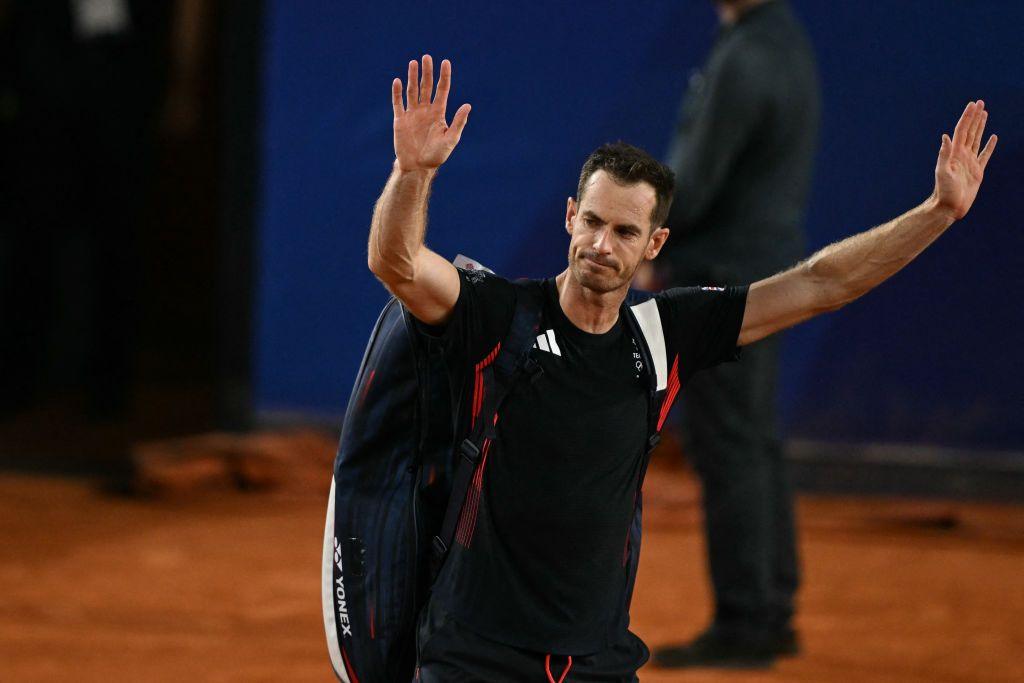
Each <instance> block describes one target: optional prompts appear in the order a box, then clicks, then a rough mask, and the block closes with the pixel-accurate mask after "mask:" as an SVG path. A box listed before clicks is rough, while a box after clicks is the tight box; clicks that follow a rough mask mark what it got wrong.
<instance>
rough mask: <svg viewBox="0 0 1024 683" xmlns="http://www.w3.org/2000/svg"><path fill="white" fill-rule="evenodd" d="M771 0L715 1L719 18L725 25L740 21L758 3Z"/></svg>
mask: <svg viewBox="0 0 1024 683" xmlns="http://www.w3.org/2000/svg"><path fill="white" fill-rule="evenodd" d="M768 1H769V0H734V1H733V2H724V1H719V2H716V3H715V9H716V10H717V11H718V20H719V21H720V22H721V23H722V25H724V26H732V25H733V24H735V23H736V22H737V21H739V20H740V19H741V18H742V17H743V15H744V14H746V13H747V12H749V11H750V10H752V9H754V8H755V7H757V6H758V5H763V4H764V3H766V2H768Z"/></svg>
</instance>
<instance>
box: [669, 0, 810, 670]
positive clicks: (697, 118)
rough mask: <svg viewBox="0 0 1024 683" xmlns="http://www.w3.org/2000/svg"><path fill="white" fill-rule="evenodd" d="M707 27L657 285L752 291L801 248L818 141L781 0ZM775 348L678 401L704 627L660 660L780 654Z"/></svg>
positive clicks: (738, 661)
mask: <svg viewBox="0 0 1024 683" xmlns="http://www.w3.org/2000/svg"><path fill="white" fill-rule="evenodd" d="M715 7H716V9H717V11H718V16H719V20H720V23H721V30H720V33H719V36H718V39H717V41H716V42H715V46H714V48H713V50H712V52H711V55H710V56H709V58H708V61H707V65H706V67H705V68H704V69H703V71H702V73H700V74H699V75H695V76H694V77H693V78H692V79H691V81H690V87H689V90H688V91H687V93H686V96H685V99H684V102H683V107H682V109H681V116H680V120H679V125H678V129H677V131H676V135H675V138H674V140H673V143H672V147H671V151H670V153H669V166H670V167H671V168H672V170H673V171H675V174H676V196H675V198H674V200H673V202H672V211H671V213H670V214H669V217H668V225H669V226H670V227H671V229H672V240H671V241H670V242H669V243H668V244H667V245H666V247H665V249H664V250H663V251H662V254H661V256H660V258H659V259H658V261H657V265H658V270H659V272H660V275H661V277H660V278H659V279H660V280H662V281H665V282H669V283H671V284H672V285H673V286H680V285H685V284H715V285H727V284H740V283H745V282H756V281H757V280H760V279H761V278H764V277H767V276H769V275H771V274H773V273H777V272H779V271H780V270H782V269H783V268H785V267H787V266H788V265H790V264H792V263H794V262H795V261H796V260H797V259H798V258H799V257H800V256H801V255H802V253H803V235H802V230H801V225H800V224H801V221H802V218H803V214H804V210H805V208H806V201H807V194H808V189H809V187H810V181H811V172H812V166H813V157H814V149H815V145H816V140H817V133H818V119H819V109H820V104H819V99H820V98H819V94H818V81H817V74H816V69H815V60H814V54H813V51H812V48H811V45H810V41H809V40H808V39H807V36H806V35H805V34H804V31H803V29H802V27H801V26H800V24H799V23H798V22H797V19H796V17H794V16H793V13H792V11H791V10H790V8H789V4H788V3H787V2H786V1H785V0H716V2H715ZM778 358H779V338H778V336H775V337H770V338H768V339H765V340H763V341H761V342H758V343H757V344H754V345H753V346H750V347H748V348H745V349H744V352H743V362H742V363H731V364H727V365H721V366H718V367H716V368H714V369H713V370H711V371H709V372H707V373H703V374H702V375H701V376H699V377H697V378H696V379H695V381H694V382H692V383H691V384H690V385H689V386H688V387H687V391H686V394H685V395H684V396H683V398H682V400H681V403H682V411H681V417H682V425H681V426H682V432H683V437H684V444H685V451H686V453H687V455H688V456H689V457H690V458H691V461H692V462H693V464H694V467H695V470H696V472H697V474H698V475H699V477H700V480H701V484H702V486H703V494H704V495H703V507H704V527H705V533H706V537H707V552H708V566H709V570H710V574H711V585H712V588H713V592H714V603H715V611H714V619H713V622H712V624H711V626H710V627H709V628H708V629H707V630H705V631H704V633H703V634H701V635H700V636H699V637H698V638H696V639H695V640H694V641H693V642H692V643H690V644H688V645H684V646H678V645H677V646H670V647H664V648H660V649H658V650H657V651H655V653H654V660H655V661H656V662H658V663H659V664H661V665H663V666H694V665H709V666H712V665H713V666H742V667H751V666H767V665H768V664H770V663H771V661H772V659H773V658H774V657H775V656H776V655H781V654H795V653H796V651H797V649H798V645H797V640H796V633H795V631H794V630H793V629H792V626H791V621H792V616H793V611H794V605H793V603H794V594H795V593H796V589H797V585H798V583H799V568H798V562H797V552H796V546H797V544H796V533H795V532H796V529H795V525H794V520H793V495H792V490H791V487H790V482H789V476H788V471H787V468H786V463H785V460H784V458H783V454H782V448H781V444H780V442H779V438H778V435H777V433H776V430H777V426H776V421H775V403H776V380H777V376H778Z"/></svg>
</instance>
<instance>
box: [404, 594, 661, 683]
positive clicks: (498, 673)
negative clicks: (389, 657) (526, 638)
mask: <svg viewBox="0 0 1024 683" xmlns="http://www.w3.org/2000/svg"><path fill="white" fill-rule="evenodd" d="M416 635H417V666H416V676H415V678H414V679H413V681H414V683H513V682H516V683H518V682H519V681H527V682H529V681H537V683H544V682H545V681H547V682H548V683H637V682H638V681H639V680H640V679H639V678H637V675H636V672H637V670H638V669H639V668H640V667H641V666H643V665H644V663H646V662H647V658H648V657H649V656H650V653H649V652H648V650H647V646H646V645H644V643H643V641H642V640H640V639H639V638H638V637H636V636H635V635H634V634H633V633H632V632H630V631H626V632H624V633H623V634H622V638H621V640H620V642H617V643H615V644H614V645H613V646H612V647H610V648H608V649H607V650H603V651H601V652H597V653H594V654H589V655H583V656H578V657H577V656H574V657H571V658H570V657H568V656H566V655H559V654H557V653H547V652H535V651H533V650H524V649H522V648H517V647H512V646H510V645H505V644H503V643H499V642H496V641H494V640H490V639H487V638H484V637H483V636H480V635H478V634H477V633H476V632H474V631H472V630H470V629H469V628H467V627H466V626H464V625H463V624H460V623H459V622H457V621H456V620H455V619H454V618H453V617H452V616H451V615H450V614H448V613H447V612H445V610H444V608H442V607H441V606H440V605H438V604H437V603H436V602H435V601H434V600H431V601H430V603H429V604H428V605H427V607H426V608H425V609H424V610H423V613H422V614H421V615H420V623H419V627H418V629H417V634H416Z"/></svg>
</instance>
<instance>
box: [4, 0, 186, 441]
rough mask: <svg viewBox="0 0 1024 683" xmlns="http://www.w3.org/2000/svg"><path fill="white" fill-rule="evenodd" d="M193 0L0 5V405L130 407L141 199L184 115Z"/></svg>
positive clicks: (114, 414) (123, 414) (46, 0)
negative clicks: (161, 141) (162, 147)
mask: <svg viewBox="0 0 1024 683" xmlns="http://www.w3.org/2000/svg"><path fill="white" fill-rule="evenodd" d="M203 2H204V0H178V1H177V2H172V1H171V0H0V32H2V34H3V36H4V40H3V41H2V44H3V47H2V53H0V61H2V66H0V79H2V80H0V126H2V128H3V133H2V136H3V139H4V140H5V152H6V153H5V155H4V156H5V164H4V168H3V170H2V175H0V181H2V183H3V193H4V196H5V201H4V202H3V208H2V209H0V211H2V216H0V259H2V261H3V262H2V267H0V272H2V273H3V275H2V281H0V311H2V315H3V319H4V321H5V323H4V324H3V325H0V363H2V372H3V376H4V389H3V392H2V394H0V416H8V417H9V416H11V415H14V414H16V413H19V412H23V411H25V410H26V409H29V408H34V407H38V406H39V405H45V404H47V403H48V402H52V401H53V400H54V399H55V398H57V397H62V396H72V397H75V399H73V400H74V401H77V400H79V399H78V397H81V400H82V403H83V406H82V407H84V408H85V412H86V413H87V414H89V415H90V416H91V417H93V418H98V419H102V420H104V421H107V420H122V419H125V418H127V417H129V409H130V407H131V390H132V386H133V374H134V373H133V366H134V364H135V362H136V355H137V337H138V329H137V328H138V318H139V308H140V307H139V294H138V292H139V289H140V280H141V277H140V276H141V273H140V267H139V263H140V261H141V258H140V256H141V249H140V242H141V238H142V235H143V232H144V230H145V228H144V227H143V223H144V217H143V213H144V205H145V204H146V201H147V199H148V198H149V196H150V195H151V187H152V180H153V177H154V175H155V170H156V156H157V137H158V130H159V129H160V127H161V126H163V127H164V130H165V132H166V133H168V134H170V135H184V134H187V133H188V132H189V131H190V130H191V129H192V128H194V126H195V123H196V118H197V98H196V92H195V87H194V86H195V83H196V81H197V79H196V72H197V68H196V67H197V64H198V53H199V38H198V36H199V30H200V21H199V20H200V17H201V11H200V9H201V5H202V3H203ZM58 400H60V399H58Z"/></svg>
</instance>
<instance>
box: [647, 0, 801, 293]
mask: <svg viewBox="0 0 1024 683" xmlns="http://www.w3.org/2000/svg"><path fill="white" fill-rule="evenodd" d="M819 118H820V102H819V93H818V83H817V71H816V67H815V61H814V55H813V52H812V50H811V46H810V43H809V42H808V39H807V37H806V35H805V33H804V31H803V29H802V27H801V26H800V25H799V24H798V23H797V22H796V20H795V18H794V17H793V15H792V13H791V11H790V9H789V6H788V3H786V2H783V1H782V0H777V1H775V2H768V3H765V4H764V5H761V6H759V7H755V8H754V9H752V10H750V11H749V12H748V13H747V14H745V15H743V16H742V17H741V18H740V19H739V21H738V22H737V23H736V24H734V25H733V26H728V27H723V28H722V30H721V33H720V34H719V37H718V40H717V42H716V43H715V46H714V48H713V50H712V52H711V55H710V57H709V58H708V61H707V65H706V67H705V68H704V70H703V71H702V72H700V73H695V74H694V75H693V76H692V77H691V79H690V88H689V90H688V92H687V94H686V97H685V99H684V103H683V107H682V111H681V114H680V118H679V123H678V126H677V129H676V134H675V137H674V140H673V142H672V146H671V149H670V152H669V158H668V164H669V166H671V167H672V169H673V170H674V171H675V173H676V196H675V199H674V201H673V204H672V212H671V213H670V214H669V218H668V226H669V227H670V228H671V229H672V234H671V237H670V238H669V240H668V242H667V244H666V245H665V249H664V251H663V252H662V254H663V256H662V257H661V259H660V260H661V261H662V262H667V264H666V265H669V266H670V267H671V279H672V280H673V281H674V283H675V284H698V283H699V284H748V283H750V282H753V281H755V280H757V279H760V278H763V277H765V276H767V275H771V274H772V273H774V272H776V271H778V270H781V269H783V268H786V267H788V266H790V265H792V264H793V263H794V262H795V261H796V260H797V259H799V258H800V257H801V256H802V255H803V234H802V230H801V227H800V225H801V221H802V219H803V215H804V210H805V207H806V202H807V195H808V190H809V188H810V180H811V167H812V163H813V157H814V153H815V148H816V144H817V137H818V124H819ZM698 281H699V282H698Z"/></svg>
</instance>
